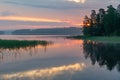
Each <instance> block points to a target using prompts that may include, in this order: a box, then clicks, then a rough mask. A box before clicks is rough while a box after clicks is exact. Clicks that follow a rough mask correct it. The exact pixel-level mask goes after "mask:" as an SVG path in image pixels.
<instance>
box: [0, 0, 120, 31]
mask: <svg viewBox="0 0 120 80" xmlns="http://www.w3.org/2000/svg"><path fill="white" fill-rule="evenodd" d="M118 4H120V0H0V30H15V29H36V28H59V27H81V26H80V25H81V24H82V21H83V18H84V16H85V15H89V14H90V11H91V10H93V9H94V10H96V11H97V10H98V9H99V8H104V9H106V6H108V5H113V6H114V7H116V6H117V5H118Z"/></svg>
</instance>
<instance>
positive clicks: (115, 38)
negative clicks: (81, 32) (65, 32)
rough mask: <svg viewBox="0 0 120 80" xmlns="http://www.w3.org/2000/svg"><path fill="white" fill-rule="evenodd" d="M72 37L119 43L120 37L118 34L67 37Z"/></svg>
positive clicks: (73, 37)
mask: <svg viewBox="0 0 120 80" xmlns="http://www.w3.org/2000/svg"><path fill="white" fill-rule="evenodd" d="M68 38H72V39H82V40H92V41H98V42H106V43H120V37H118V36H110V37H107V36H92V37H90V36H72V37H68Z"/></svg>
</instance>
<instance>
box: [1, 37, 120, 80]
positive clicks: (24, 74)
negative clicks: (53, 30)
mask: <svg viewBox="0 0 120 80" xmlns="http://www.w3.org/2000/svg"><path fill="white" fill-rule="evenodd" d="M0 38H1V39H16V40H47V41H52V42H53V44H49V45H46V46H41V45H36V46H34V47H30V46H28V47H24V48H22V47H21V48H12V49H11V48H6V49H4V48H2V47H0V80H120V44H108V43H100V42H92V41H83V40H71V39H65V38H63V37H55V36H52V37H51V36H36V35H34V36H32V35H29V36H27V35H26V36H24V35H17V36H15V35H14V36H12V35H1V36H0Z"/></svg>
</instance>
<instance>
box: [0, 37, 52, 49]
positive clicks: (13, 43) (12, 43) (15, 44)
mask: <svg viewBox="0 0 120 80" xmlns="http://www.w3.org/2000/svg"><path fill="white" fill-rule="evenodd" d="M49 43H50V42H47V41H43V40H41V41H36V40H31V41H28V40H2V39H0V48H21V47H28V46H29V47H34V46H36V45H41V46H46V45H48V44H49Z"/></svg>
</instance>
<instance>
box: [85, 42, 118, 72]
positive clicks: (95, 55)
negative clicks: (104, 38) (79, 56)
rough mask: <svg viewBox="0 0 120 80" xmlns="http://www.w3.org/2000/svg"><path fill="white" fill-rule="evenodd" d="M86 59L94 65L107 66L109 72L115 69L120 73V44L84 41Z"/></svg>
mask: <svg viewBox="0 0 120 80" xmlns="http://www.w3.org/2000/svg"><path fill="white" fill-rule="evenodd" d="M83 45H84V46H83V49H84V55H85V58H86V59H87V58H90V59H91V62H92V64H93V65H94V64H95V63H97V64H99V66H104V65H105V66H106V67H107V69H108V70H112V69H114V68H115V67H116V68H117V69H118V71H120V44H112V43H100V42H94V41H84V43H83Z"/></svg>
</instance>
